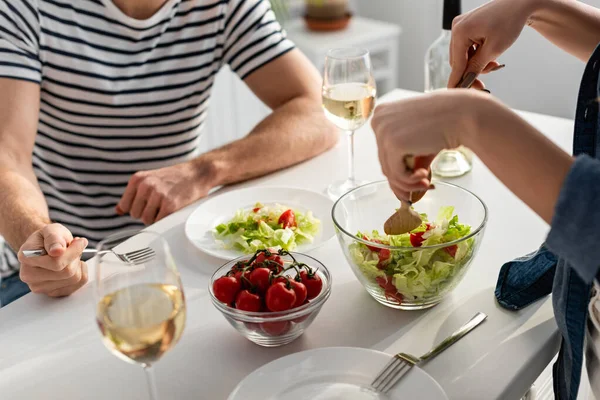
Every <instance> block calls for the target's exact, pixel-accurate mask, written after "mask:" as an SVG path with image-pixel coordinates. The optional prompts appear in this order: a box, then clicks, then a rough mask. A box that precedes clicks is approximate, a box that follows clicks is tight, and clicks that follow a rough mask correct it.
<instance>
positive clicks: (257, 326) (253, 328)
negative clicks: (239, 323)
mask: <svg viewBox="0 0 600 400" xmlns="http://www.w3.org/2000/svg"><path fill="white" fill-rule="evenodd" d="M244 325H246V329H248V330H250V331H254V332H258V331H260V329H261V328H260V324H257V323H256V322H244Z"/></svg>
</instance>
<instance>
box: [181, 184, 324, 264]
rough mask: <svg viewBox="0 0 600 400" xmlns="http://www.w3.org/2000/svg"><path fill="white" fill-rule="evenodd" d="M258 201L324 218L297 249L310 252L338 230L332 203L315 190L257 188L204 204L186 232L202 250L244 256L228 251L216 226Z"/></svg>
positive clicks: (230, 256)
mask: <svg viewBox="0 0 600 400" xmlns="http://www.w3.org/2000/svg"><path fill="white" fill-rule="evenodd" d="M256 203H262V204H275V203H279V204H283V205H286V206H290V207H292V208H294V209H297V210H299V211H302V212H306V211H308V210H310V211H312V212H313V215H314V216H315V217H316V218H318V219H319V220H321V227H320V230H319V233H317V235H316V236H315V238H314V241H313V242H312V243H307V244H303V245H299V246H298V248H296V249H295V250H294V251H297V252H300V253H307V252H309V251H310V250H313V249H315V248H317V247H319V246H321V245H323V244H325V242H327V241H328V240H329V239H331V238H332V237H333V236H334V234H335V231H334V229H333V224H332V222H331V209H332V208H333V202H332V201H331V200H330V199H329V198H327V197H325V196H323V195H321V194H319V193H315V192H311V191H308V190H304V189H294V188H278V187H255V188H248V189H240V190H234V191H231V192H227V193H224V194H222V195H219V196H216V197H214V198H212V199H210V200H207V201H206V202H204V203H202V204H201V205H200V206H198V208H197V209H196V210H194V212H193V213H192V215H190V216H189V218H188V219H187V222H186V224H185V235H186V236H187V238H188V239H189V240H190V241H191V242H192V243H193V244H194V246H196V247H197V248H198V249H200V250H201V251H203V252H205V253H208V254H210V255H212V256H214V257H218V258H221V259H224V260H233V259H234V258H237V257H240V256H242V255H243V253H242V252H240V251H236V250H226V249H224V248H223V247H222V246H221V245H219V244H218V243H217V242H216V241H215V238H214V236H213V229H214V228H215V226H217V225H219V224H221V223H224V222H227V221H228V220H230V219H231V218H232V217H233V215H234V214H235V212H236V211H237V210H239V209H249V208H252V207H254V205H255V204H256Z"/></svg>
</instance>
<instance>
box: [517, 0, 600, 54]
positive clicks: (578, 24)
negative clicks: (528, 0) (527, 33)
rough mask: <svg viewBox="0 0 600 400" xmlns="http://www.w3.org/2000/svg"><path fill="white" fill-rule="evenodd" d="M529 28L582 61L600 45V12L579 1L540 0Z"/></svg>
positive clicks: (529, 22) (530, 20)
mask: <svg viewBox="0 0 600 400" xmlns="http://www.w3.org/2000/svg"><path fill="white" fill-rule="evenodd" d="M528 25H529V26H531V27H532V28H533V29H535V30H536V31H538V32H539V33H540V34H541V35H543V36H544V37H545V38H546V39H548V40H549V41H551V42H552V43H554V44H555V45H556V46H558V47H560V48H561V49H563V50H564V51H566V52H567V53H569V54H572V55H574V56H575V57H577V58H579V59H580V60H582V61H584V62H585V61H587V60H589V58H590V56H591V55H592V52H593V51H594V49H595V48H596V46H597V45H598V43H600V10H599V9H597V8H596V7H593V6H590V5H587V4H584V3H581V2H579V1H575V0H537V6H536V8H535V11H534V12H533V14H532V15H531V17H530V19H529V21H528Z"/></svg>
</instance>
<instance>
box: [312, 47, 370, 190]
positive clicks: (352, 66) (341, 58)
mask: <svg viewBox="0 0 600 400" xmlns="http://www.w3.org/2000/svg"><path fill="white" fill-rule="evenodd" d="M376 96H377V90H376V87H375V80H374V78H373V69H372V66H371V58H370V55H369V52H368V51H367V50H363V49H356V48H347V49H334V50H330V51H329V52H328V53H327V58H326V59H325V73H324V77H323V108H324V110H325V115H326V116H327V118H328V119H329V120H330V121H331V122H332V123H333V124H334V125H336V126H337V127H338V128H340V129H342V130H343V131H345V132H347V136H348V170H349V174H348V179H346V180H344V181H340V182H334V183H332V184H331V185H329V187H328V188H327V194H328V195H329V197H331V198H332V199H338V198H339V197H340V196H342V195H343V194H345V193H347V192H348V191H350V190H352V189H354V188H355V187H357V186H360V185H361V184H362V182H358V181H356V178H355V176H354V132H355V131H356V130H357V129H359V128H360V127H362V126H363V125H364V124H365V123H366V122H367V121H368V120H369V118H370V117H371V115H372V114H373V110H374V109H375V99H376Z"/></svg>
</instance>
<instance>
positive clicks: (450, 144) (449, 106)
mask: <svg viewBox="0 0 600 400" xmlns="http://www.w3.org/2000/svg"><path fill="white" fill-rule="evenodd" d="M489 99H490V97H489V95H488V94H486V93H481V92H479V91H476V90H462V89H455V90H442V91H437V92H433V93H429V94H426V95H423V96H418V97H414V98H411V99H408V100H402V101H398V102H393V103H385V104H382V105H380V106H379V107H377V109H376V110H375V114H374V116H373V120H372V127H373V130H374V131H375V135H376V137H377V146H378V148H379V161H380V163H381V168H382V170H383V173H384V175H385V176H386V177H387V178H388V180H389V181H390V186H391V188H392V190H393V191H394V193H395V194H396V196H397V197H398V198H399V199H402V200H408V199H409V193H410V192H411V191H421V190H426V189H428V188H430V182H429V180H428V179H427V177H428V171H426V170H425V169H418V170H416V171H409V170H407V168H406V166H405V165H404V156H406V155H415V156H427V155H429V156H433V155H435V154H437V153H438V152H439V151H440V150H443V149H451V148H456V147H458V146H459V145H461V144H464V143H465V141H467V140H468V139H469V136H471V135H473V134H474V132H476V131H477V129H476V124H477V121H476V115H477V108H478V107H479V105H481V104H482V102H486V101H489Z"/></svg>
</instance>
